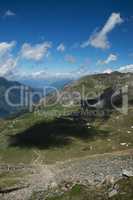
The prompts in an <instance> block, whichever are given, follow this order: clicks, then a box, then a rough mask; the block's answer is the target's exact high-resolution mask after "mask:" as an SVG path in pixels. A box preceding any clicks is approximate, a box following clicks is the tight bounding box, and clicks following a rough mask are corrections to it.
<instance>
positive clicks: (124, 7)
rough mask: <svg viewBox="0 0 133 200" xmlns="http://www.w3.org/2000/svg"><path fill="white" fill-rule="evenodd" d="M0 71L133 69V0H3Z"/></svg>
mask: <svg viewBox="0 0 133 200" xmlns="http://www.w3.org/2000/svg"><path fill="white" fill-rule="evenodd" d="M0 27H1V29H0V76H4V77H7V78H12V79H16V80H21V79H27V78H28V79H44V78H49V77H55V76H57V77H67V76H68V77H70V76H73V77H79V76H83V75H87V74H93V73H110V72H112V71H115V70H119V71H123V72H125V71H133V37H132V35H133V34H132V33H133V1H132V0H117V1H116V0H108V1H107V0H100V1H99V0H78V1H75V0H45V1H44V0H34V1H33V0H32V1H30V0H27V1H26V0H23V1H22V0H19V1H17V0H1V1H0Z"/></svg>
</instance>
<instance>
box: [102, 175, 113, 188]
mask: <svg viewBox="0 0 133 200" xmlns="http://www.w3.org/2000/svg"><path fill="white" fill-rule="evenodd" d="M103 183H104V184H106V185H107V186H113V185H114V184H115V180H114V177H113V176H111V175H108V176H106V177H105V179H104V181H103Z"/></svg>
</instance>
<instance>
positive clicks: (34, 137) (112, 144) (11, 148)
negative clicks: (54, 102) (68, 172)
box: [0, 108, 133, 164]
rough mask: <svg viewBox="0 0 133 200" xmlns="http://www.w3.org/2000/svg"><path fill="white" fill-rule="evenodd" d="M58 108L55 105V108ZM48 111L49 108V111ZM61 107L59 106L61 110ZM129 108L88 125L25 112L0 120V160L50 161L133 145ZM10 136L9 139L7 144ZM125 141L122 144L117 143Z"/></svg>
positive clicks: (131, 146)
mask: <svg viewBox="0 0 133 200" xmlns="http://www.w3.org/2000/svg"><path fill="white" fill-rule="evenodd" d="M57 110H58V108H57ZM51 112H52V111H51ZM60 112H63V111H62V108H61V111H60ZM132 119H133V109H132V108H130V109H129V113H128V115H125V116H124V115H122V114H119V113H113V114H112V115H111V116H110V118H109V119H107V120H106V121H105V120H104V119H97V120H95V121H93V122H91V123H90V125H86V124H82V123H81V122H80V121H79V122H76V121H72V120H71V119H70V120H69V119H63V120H61V119H55V116H52V117H45V116H44V115H43V112H42V113H41V114H37V113H36V114H33V113H29V114H25V115H24V116H21V117H19V118H16V119H14V120H7V121H1V122H0V160H1V162H5V163H33V162H34V161H35V160H36V159H37V160H38V154H39V161H38V162H41V163H47V164H48V163H54V162H56V161H62V160H66V159H72V158H75V157H82V156H85V155H93V154H99V153H105V152H113V151H119V150H126V149H130V148H133V137H132V134H133V128H132V126H133V120H132ZM11 140H12V141H13V140H14V142H12V144H11ZM121 143H126V145H121Z"/></svg>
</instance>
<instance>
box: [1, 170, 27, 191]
mask: <svg viewBox="0 0 133 200" xmlns="http://www.w3.org/2000/svg"><path fill="white" fill-rule="evenodd" d="M24 176H25V174H24V173H20V172H2V173H0V189H8V188H10V187H15V186H18V185H20V184H21V183H22V180H23V178H24Z"/></svg>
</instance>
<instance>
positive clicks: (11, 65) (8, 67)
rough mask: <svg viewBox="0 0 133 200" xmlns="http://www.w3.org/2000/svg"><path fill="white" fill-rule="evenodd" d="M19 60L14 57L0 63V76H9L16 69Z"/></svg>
mask: <svg viewBox="0 0 133 200" xmlns="http://www.w3.org/2000/svg"><path fill="white" fill-rule="evenodd" d="M16 65H17V59H14V58H13V57H12V56H9V57H8V58H6V59H4V60H2V61H1V62H0V76H8V75H10V73H12V71H13V70H14V69H15V68H16Z"/></svg>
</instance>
